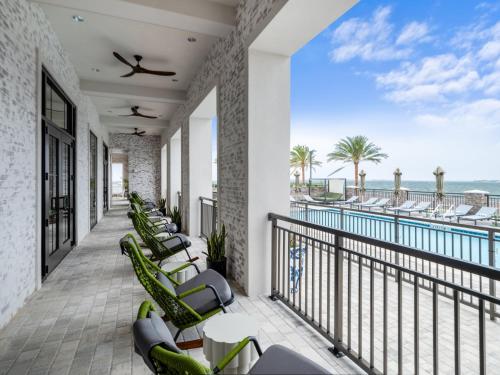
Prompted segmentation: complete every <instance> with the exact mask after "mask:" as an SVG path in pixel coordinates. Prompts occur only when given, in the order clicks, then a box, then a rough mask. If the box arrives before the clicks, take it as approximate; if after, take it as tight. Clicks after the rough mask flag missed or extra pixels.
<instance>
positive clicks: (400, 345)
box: [397, 270, 403, 375]
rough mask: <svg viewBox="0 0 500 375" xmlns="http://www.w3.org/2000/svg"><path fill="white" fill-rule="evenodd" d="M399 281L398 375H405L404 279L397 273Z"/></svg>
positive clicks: (399, 272)
mask: <svg viewBox="0 0 500 375" xmlns="http://www.w3.org/2000/svg"><path fill="white" fill-rule="evenodd" d="M397 280H398V374H400V375H401V374H402V373H403V277H402V275H401V271H400V270H398V271H397Z"/></svg>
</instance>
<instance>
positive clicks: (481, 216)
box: [458, 207, 497, 225]
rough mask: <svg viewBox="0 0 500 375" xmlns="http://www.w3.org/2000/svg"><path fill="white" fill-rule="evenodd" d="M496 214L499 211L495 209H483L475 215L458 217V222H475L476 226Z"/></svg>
mask: <svg viewBox="0 0 500 375" xmlns="http://www.w3.org/2000/svg"><path fill="white" fill-rule="evenodd" d="M496 212H497V209H496V208H495V207H481V209H480V210H479V211H477V212H476V213H475V214H474V215H465V216H461V217H458V222H460V220H469V221H473V222H474V225H476V224H477V222H478V221H481V220H489V219H491V218H492V217H493V216H494V215H495V214H496Z"/></svg>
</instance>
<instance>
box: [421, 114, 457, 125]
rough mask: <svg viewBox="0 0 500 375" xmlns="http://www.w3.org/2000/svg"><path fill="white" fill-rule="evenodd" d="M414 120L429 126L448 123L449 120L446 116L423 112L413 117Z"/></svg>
mask: <svg viewBox="0 0 500 375" xmlns="http://www.w3.org/2000/svg"><path fill="white" fill-rule="evenodd" d="M415 122H416V123H417V124H418V125H422V126H429V127H436V126H439V127H442V126H447V125H450V120H449V119H448V117H446V116H439V115H434V114H429V113H427V114H423V115H418V116H416V117H415Z"/></svg>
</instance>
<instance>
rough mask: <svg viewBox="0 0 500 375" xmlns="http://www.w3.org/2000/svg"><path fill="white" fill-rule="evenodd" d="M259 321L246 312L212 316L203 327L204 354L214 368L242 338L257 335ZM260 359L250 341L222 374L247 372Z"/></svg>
mask: <svg viewBox="0 0 500 375" xmlns="http://www.w3.org/2000/svg"><path fill="white" fill-rule="evenodd" d="M258 331H259V329H258V326H257V321H256V320H255V319H254V318H253V317H251V316H250V315H246V314H240V313H235V314H220V315H217V316H214V317H212V318H210V319H209V320H208V321H207V322H206V323H205V326H204V327H203V354H205V358H206V359H207V361H209V362H210V368H214V367H215V366H217V364H218V363H219V362H220V361H221V360H222V359H223V358H224V357H225V356H226V355H227V354H228V353H229V351H230V350H231V349H232V348H233V347H234V346H235V345H236V344H238V343H239V342H240V341H241V340H243V339H244V338H246V337H248V336H254V337H257V335H258ZM257 359H258V354H257V351H256V350H255V347H254V346H253V344H252V343H251V342H250V343H248V345H246V346H245V347H244V348H243V349H242V350H241V352H240V353H239V354H238V355H237V356H236V357H234V359H233V360H232V361H231V362H229V364H228V365H227V366H226V368H224V371H222V372H221V373H222V374H246V373H248V371H249V370H250V368H251V367H252V365H253V364H254V362H255V361H256V360H257Z"/></svg>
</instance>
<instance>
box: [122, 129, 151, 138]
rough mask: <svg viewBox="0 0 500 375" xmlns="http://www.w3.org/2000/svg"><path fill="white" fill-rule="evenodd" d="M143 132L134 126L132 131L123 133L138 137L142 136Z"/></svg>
mask: <svg viewBox="0 0 500 375" xmlns="http://www.w3.org/2000/svg"><path fill="white" fill-rule="evenodd" d="M145 133H146V131H145V130H141V131H139V129H138V128H134V132H133V133H125V134H127V135H137V136H138V137H142V136H143V135H144V134H145Z"/></svg>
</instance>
